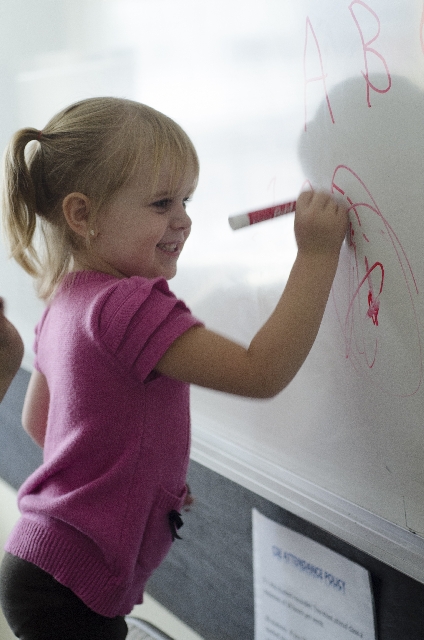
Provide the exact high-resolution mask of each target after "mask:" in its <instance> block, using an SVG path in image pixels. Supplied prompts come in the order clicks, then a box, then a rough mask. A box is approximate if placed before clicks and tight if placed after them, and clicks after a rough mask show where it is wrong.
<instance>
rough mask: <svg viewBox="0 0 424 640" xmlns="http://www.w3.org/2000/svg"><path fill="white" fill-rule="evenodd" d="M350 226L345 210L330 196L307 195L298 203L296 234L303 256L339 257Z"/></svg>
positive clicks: (305, 193)
mask: <svg viewBox="0 0 424 640" xmlns="http://www.w3.org/2000/svg"><path fill="white" fill-rule="evenodd" d="M347 224H348V214H347V209H346V207H345V206H344V205H343V204H340V203H339V202H337V200H335V198H334V197H333V196H331V195H330V194H329V193H324V192H314V191H305V192H303V193H301V194H300V196H299V198H298V199H297V203H296V216H295V221H294V230H295V235H296V241H297V245H298V250H299V252H300V253H311V254H333V255H336V256H338V255H339V253H340V248H341V245H342V242H343V240H344V237H345V235H346V229H347Z"/></svg>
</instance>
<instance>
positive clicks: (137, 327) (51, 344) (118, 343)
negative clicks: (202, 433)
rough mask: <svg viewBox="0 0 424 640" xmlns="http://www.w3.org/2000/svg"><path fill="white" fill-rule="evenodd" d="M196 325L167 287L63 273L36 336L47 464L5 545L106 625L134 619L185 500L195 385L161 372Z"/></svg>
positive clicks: (31, 483)
mask: <svg viewBox="0 0 424 640" xmlns="http://www.w3.org/2000/svg"><path fill="white" fill-rule="evenodd" d="M196 324H199V322H198V321H197V320H196V319H195V318H194V317H193V316H192V315H191V313H190V312H189V310H188V309H187V307H186V306H185V305H184V303H182V302H181V301H179V300H177V298H176V297H175V296H174V295H173V294H172V293H171V292H170V291H169V289H168V285H167V283H166V281H165V280H163V279H154V280H147V279H144V278H140V277H132V278H126V279H116V278H114V277H113V276H109V275H107V274H103V273H98V272H89V271H87V272H78V273H77V274H70V275H68V276H67V277H66V278H65V280H64V281H63V283H62V284H61V286H60V288H59V290H58V292H57V294H56V295H55V297H54V300H53V302H52V303H51V305H50V306H49V307H48V308H47V309H46V311H45V313H44V315H43V317H42V319H41V321H40V323H39V325H38V326H37V330H36V341H35V351H36V363H35V366H36V368H37V369H38V370H39V371H41V372H42V373H43V374H44V375H45V376H46V378H47V382H48V386H49V391H50V408H49V416H48V424H47V432H46V439H45V447H44V461H43V464H42V466H41V467H40V468H39V469H38V470H37V471H35V472H34V473H33V474H32V475H31V476H30V478H28V480H27V481H26V482H25V483H24V484H23V486H22V487H21V489H20V491H19V495H18V500H19V508H20V510H21V514H22V517H21V519H20V520H19V522H18V523H17V525H16V527H15V528H14V530H13V532H12V534H11V536H10V538H9V540H8V542H7V545H6V550H7V551H9V552H10V553H12V554H14V555H16V556H19V557H20V558H23V559H24V560H28V561H29V562H32V563H33V564H35V565H37V566H39V567H41V568H42V569H44V570H45V571H47V572H48V573H50V574H51V575H53V576H54V577H55V578H56V580H58V581H59V582H60V583H62V584H64V585H65V586H67V587H69V588H70V589H72V591H73V592H74V593H75V594H76V595H77V596H79V597H80V598H81V599H82V600H83V601H84V602H85V603H86V604H87V605H88V606H89V607H90V608H91V609H93V610H94V611H96V612H97V613H100V614H102V615H104V616H109V617H114V616H116V615H125V614H127V613H129V612H130V611H131V609H132V607H133V605H134V604H136V603H140V602H142V599H143V590H144V586H145V583H146V581H147V579H148V577H149V576H150V575H151V573H152V572H153V571H154V569H155V568H156V567H157V566H158V565H159V564H160V562H161V561H162V560H163V558H164V556H165V555H166V553H167V552H168V550H169V548H170V546H171V544H172V534H171V527H170V524H169V521H168V515H169V513H170V512H171V511H174V510H175V511H179V510H180V509H181V507H182V504H183V502H184V499H185V494H186V485H185V480H186V472H187V466H188V461H189V447H190V424H189V423H190V418H189V387H188V385H186V384H183V383H181V382H178V381H176V380H172V379H170V378H167V377H165V376H162V375H159V374H156V373H155V371H154V367H155V365H156V364H157V362H158V360H159V359H160V358H161V356H162V355H163V354H164V353H165V351H166V350H167V348H168V347H169V346H170V345H171V344H172V342H173V341H174V340H175V339H176V338H177V337H178V336H180V335H181V334H182V333H184V332H185V331H186V330H187V329H189V328H190V327H192V326H194V325H196Z"/></svg>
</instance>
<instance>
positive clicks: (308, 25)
mask: <svg viewBox="0 0 424 640" xmlns="http://www.w3.org/2000/svg"><path fill="white" fill-rule="evenodd" d="M309 35H311V36H312V38H313V41H314V43H315V56H316V62H318V65H319V69H320V72H318V75H311V77H309V76H308V70H307V66H308V65H307V62H306V58H307V54H308V42H309ZM326 77H327V75H326V74H325V73H324V67H323V64H322V55H321V49H320V47H319V43H318V39H317V37H316V35H315V31H314V28H313V26H312V24H311V21H310V19H309V18H306V35H305V50H304V55H303V78H304V86H305V89H304V90H305V95H304V100H305V131H306V123H307V96H306V89H307V86H308V84H309V83H310V82H322V87H323V89H324V94H325V99H326V101H327V107H328V111H329V114H330V118H331V121H332V122H333V124H334V117H333V111H332V109H331V105H330V100H329V98H328V93H327V85H326V82H325V79H326Z"/></svg>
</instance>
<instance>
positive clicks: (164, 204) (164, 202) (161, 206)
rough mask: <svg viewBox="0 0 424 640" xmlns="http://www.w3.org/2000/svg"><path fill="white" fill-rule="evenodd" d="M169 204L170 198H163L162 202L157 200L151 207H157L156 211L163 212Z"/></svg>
mask: <svg viewBox="0 0 424 640" xmlns="http://www.w3.org/2000/svg"><path fill="white" fill-rule="evenodd" d="M171 202H172V200H171V199H170V198H164V199H163V200H158V201H157V202H154V203H153V206H154V207H157V208H158V209H162V210H165V209H166V208H167V207H169V205H170V204H171Z"/></svg>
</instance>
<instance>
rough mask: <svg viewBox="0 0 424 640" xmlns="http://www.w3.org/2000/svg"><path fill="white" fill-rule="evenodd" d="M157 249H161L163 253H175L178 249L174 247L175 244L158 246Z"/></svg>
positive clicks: (176, 246)
mask: <svg viewBox="0 0 424 640" xmlns="http://www.w3.org/2000/svg"><path fill="white" fill-rule="evenodd" d="M158 247H159V249H163V250H164V251H176V250H177V248H178V245H176V244H175V243H172V244H161V243H160V244H158Z"/></svg>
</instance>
